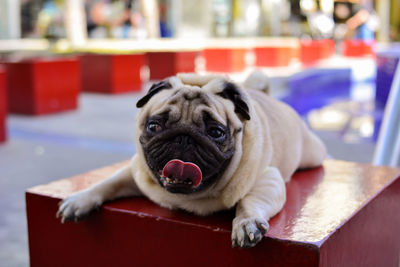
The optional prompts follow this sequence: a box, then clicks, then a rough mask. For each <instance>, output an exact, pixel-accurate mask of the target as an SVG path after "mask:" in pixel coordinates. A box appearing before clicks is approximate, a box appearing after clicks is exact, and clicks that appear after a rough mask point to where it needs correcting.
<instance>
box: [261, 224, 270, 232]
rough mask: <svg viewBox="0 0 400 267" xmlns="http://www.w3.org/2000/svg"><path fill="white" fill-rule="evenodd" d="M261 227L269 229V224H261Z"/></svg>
mask: <svg viewBox="0 0 400 267" xmlns="http://www.w3.org/2000/svg"><path fill="white" fill-rule="evenodd" d="M260 226H261V228H262V229H264V230H265V231H267V230H268V225H266V224H265V223H262V224H260Z"/></svg>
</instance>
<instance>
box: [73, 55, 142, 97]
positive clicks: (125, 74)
mask: <svg viewBox="0 0 400 267" xmlns="http://www.w3.org/2000/svg"><path fill="white" fill-rule="evenodd" d="M144 57H145V56H144V54H130V55H111V54H107V55H100V54H86V55H82V56H81V57H80V61H81V73H82V91H85V92H94V93H106V94H118V93H126V92H139V91H141V90H142V85H143V82H142V77H141V71H142V68H143V67H144V65H145V58H144Z"/></svg>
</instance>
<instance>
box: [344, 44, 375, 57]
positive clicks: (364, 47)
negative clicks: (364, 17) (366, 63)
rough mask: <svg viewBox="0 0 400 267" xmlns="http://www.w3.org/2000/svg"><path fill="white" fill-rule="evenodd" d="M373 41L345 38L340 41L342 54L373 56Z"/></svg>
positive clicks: (347, 55)
mask: <svg viewBox="0 0 400 267" xmlns="http://www.w3.org/2000/svg"><path fill="white" fill-rule="evenodd" d="M375 46H376V42H375V41H363V40H346V41H343V43H342V54H343V56H346V57H364V56H375Z"/></svg>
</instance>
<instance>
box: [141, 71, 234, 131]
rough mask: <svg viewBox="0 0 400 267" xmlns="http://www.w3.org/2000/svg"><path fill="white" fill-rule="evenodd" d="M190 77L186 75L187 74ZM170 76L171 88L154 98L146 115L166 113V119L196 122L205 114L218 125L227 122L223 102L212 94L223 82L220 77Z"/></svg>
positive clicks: (217, 91) (218, 90)
mask: <svg viewBox="0 0 400 267" xmlns="http://www.w3.org/2000/svg"><path fill="white" fill-rule="evenodd" d="M188 76H189V75H188ZM188 76H186V77H183V78H182V77H172V78H170V79H169V83H170V84H171V86H172V88H171V89H169V90H164V91H162V92H160V93H159V94H158V95H156V96H154V101H153V104H152V105H150V110H149V116H152V115H157V114H163V113H168V115H169V120H172V121H175V120H176V121H178V120H180V121H181V122H184V121H191V122H199V121H200V120H202V118H203V115H204V114H205V113H206V114H208V115H209V116H211V117H212V118H213V119H214V120H216V121H218V122H220V123H226V121H227V114H226V109H224V106H223V103H222V101H223V100H222V99H218V97H215V95H216V94H217V93H219V92H221V91H222V89H223V84H224V83H225V82H226V80H225V79H224V78H220V77H215V76H213V77H207V76H206V77H204V76H201V77H200V76H199V79H196V77H195V76H193V77H188Z"/></svg>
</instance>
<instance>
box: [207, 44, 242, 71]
mask: <svg viewBox="0 0 400 267" xmlns="http://www.w3.org/2000/svg"><path fill="white" fill-rule="evenodd" d="M247 51H248V49H247V48H205V49H204V50H203V52H202V56H203V58H204V60H205V69H206V71H209V72H240V71H243V70H244V69H245V68H246V53H247Z"/></svg>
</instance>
